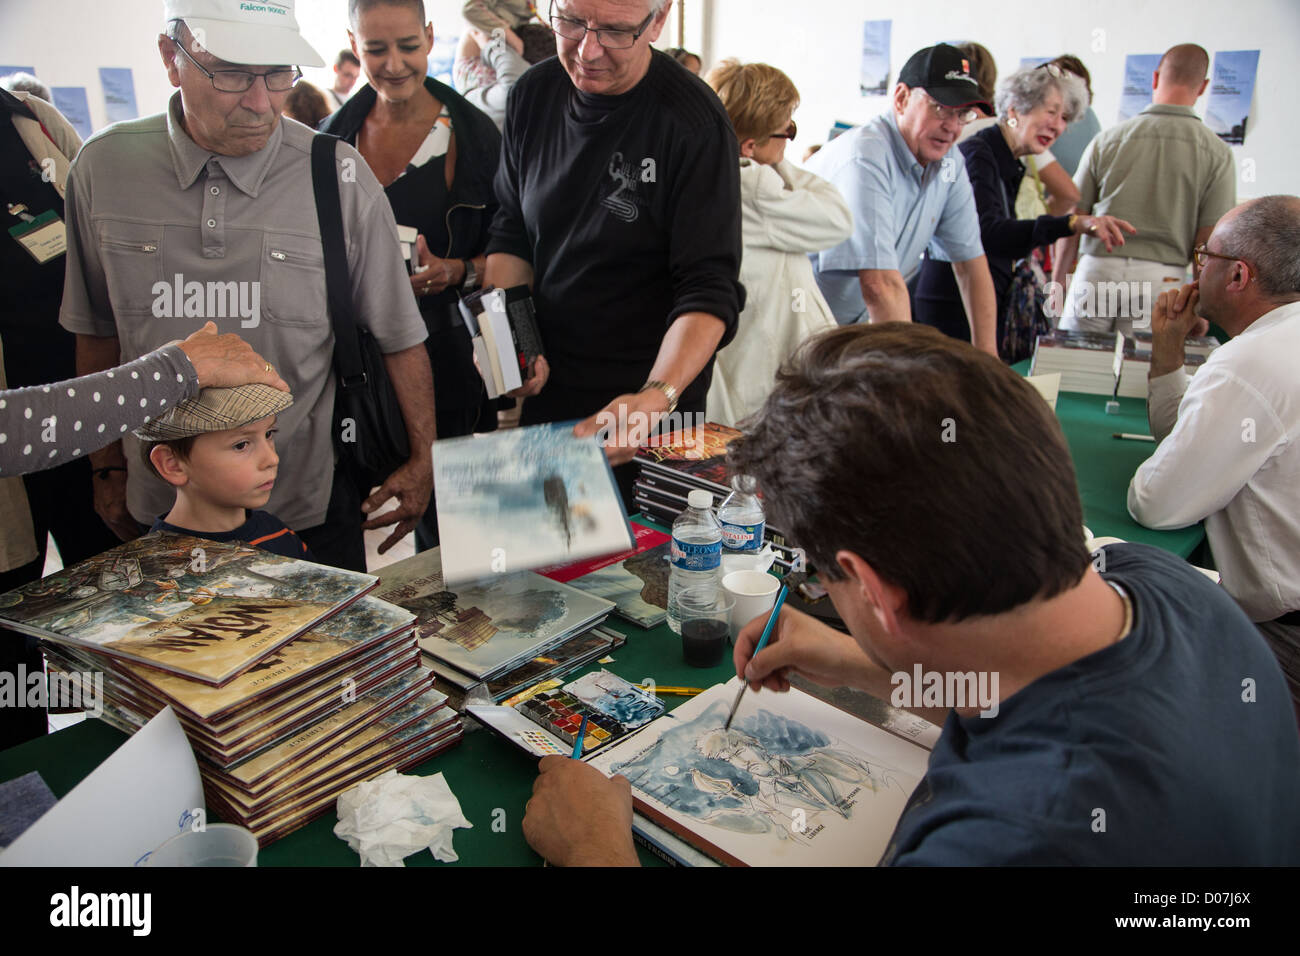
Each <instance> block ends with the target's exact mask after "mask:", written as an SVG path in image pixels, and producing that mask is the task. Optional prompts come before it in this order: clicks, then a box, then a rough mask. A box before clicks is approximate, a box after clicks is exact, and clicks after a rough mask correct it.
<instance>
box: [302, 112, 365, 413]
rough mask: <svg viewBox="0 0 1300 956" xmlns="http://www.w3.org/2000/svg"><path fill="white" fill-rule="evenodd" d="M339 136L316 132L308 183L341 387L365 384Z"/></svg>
mask: <svg viewBox="0 0 1300 956" xmlns="http://www.w3.org/2000/svg"><path fill="white" fill-rule="evenodd" d="M338 141H339V138H338V137H337V136H330V135H329V134H328V133H317V134H316V135H315V136H313V137H312V141H311V186H312V192H313V193H315V196H316V219H317V221H318V222H319V223H320V242H321V250H322V251H323V252H324V255H325V288H326V292H327V294H328V297H329V310H330V324H331V325H332V326H333V328H334V370H335V372H336V374H337V375H338V379H339V384H340V385H341V386H342V387H345V388H347V387H351V386H353V385H365V384H366V373H365V370H364V369H363V368H362V367H361V350H360V349H358V348H357V347H356V343H357V324H356V322H355V320H354V319H353V317H352V297H351V295H349V293H348V289H349V285H350V283H349V282H348V256H347V246H346V245H344V242H343V205H342V203H341V201H340V200H339V180H338V167H337V166H336V165H335V162H334V154H335V151H336V149H337V144H338Z"/></svg>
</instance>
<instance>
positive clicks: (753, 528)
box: [722, 521, 765, 551]
mask: <svg viewBox="0 0 1300 956" xmlns="http://www.w3.org/2000/svg"><path fill="white" fill-rule="evenodd" d="M764 524H765V522H762V521H760V522H759V523H758V524H733V523H732V522H730V521H724V522H722V546H723V547H724V548H726V549H727V550H728V551H759V550H761V549H762V547H763V525H764Z"/></svg>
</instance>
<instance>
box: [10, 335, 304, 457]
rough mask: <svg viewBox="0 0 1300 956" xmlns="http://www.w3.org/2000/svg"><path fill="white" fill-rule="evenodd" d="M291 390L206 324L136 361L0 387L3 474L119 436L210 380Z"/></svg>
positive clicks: (240, 344) (244, 348)
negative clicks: (55, 380) (48, 382)
mask: <svg viewBox="0 0 1300 956" xmlns="http://www.w3.org/2000/svg"><path fill="white" fill-rule="evenodd" d="M250 382H262V383H265V384H267V385H273V386H275V387H276V388H281V389H285V390H286V391H287V390H288V386H287V385H286V384H285V382H284V380H283V379H281V378H280V376H279V375H277V374H276V372H275V370H274V369H273V368H271V366H270V364H269V363H268V362H267V361H266V360H265V359H263V358H262V356H260V355H258V354H257V353H256V352H254V351H253V349H252V347H251V346H249V345H248V343H247V342H245V341H244V340H243V339H241V338H240V337H239V336H237V335H234V334H230V333H227V334H225V335H218V334H216V326H215V325H214V324H213V323H211V322H209V323H208V324H207V325H206V326H204V327H203V328H202V329H200V330H199V331H197V332H195V333H194V334H193V335H191V336H190V337H189V338H187V339H185V340H184V341H182V342H178V343H173V344H170V345H165V346H163V347H162V348H160V349H157V350H155V351H153V352H150V353H149V354H148V355H144V356H142V357H140V358H138V359H136V360H135V361H134V362H129V363H127V364H126V365H121V366H118V367H117V368H113V369H109V370H108V371H104V372H96V373H95V374H93V375H84V376H82V377H80V378H74V379H68V380H67V381H65V382H58V383H55V384H51V385H33V386H31V387H29V388H18V389H11V390H8V391H0V475H15V474H25V473H27V472H32V471H40V470H42V469H44V468H53V467H54V466H56V465H61V464H63V463H64V462H67V461H70V460H72V459H73V458H78V457H80V456H82V455H87V454H90V452H92V451H97V450H98V449H100V448H103V447H105V446H106V445H109V444H111V443H112V442H115V441H117V440H119V439H120V438H121V437H122V435H123V434H125V433H126V432H127V431H129V430H131V429H134V428H138V427H140V426H141V425H143V424H144V423H145V422H147V421H149V420H150V419H151V418H153V417H156V416H157V415H160V414H162V413H163V412H165V411H166V410H167V409H168V408H170V407H171V406H173V405H175V404H176V403H177V402H179V401H181V400H182V399H185V398H189V397H190V396H192V395H195V394H197V393H198V390H199V389H200V388H203V387H206V386H231V385H243V384H246V383H250Z"/></svg>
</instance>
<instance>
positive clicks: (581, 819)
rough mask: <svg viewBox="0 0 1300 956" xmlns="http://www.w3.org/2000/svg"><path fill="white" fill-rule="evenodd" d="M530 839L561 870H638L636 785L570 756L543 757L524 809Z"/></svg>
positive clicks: (539, 851) (525, 833)
mask: <svg viewBox="0 0 1300 956" xmlns="http://www.w3.org/2000/svg"><path fill="white" fill-rule="evenodd" d="M523 828H524V839H526V840H527V841H528V845H529V846H531V847H532V848H533V849H534V850H536V851H537V852H538V853H539V854H541V856H542V857H543V858H544V859H546V860H547V861H549V862H551V863H554V864H555V865H557V866H638V865H639V864H640V861H639V860H638V859H637V855H636V850H635V848H634V847H633V846H632V785H631V784H629V783H628V781H627V777H612V778H610V777H606V776H605V775H604V774H603V773H601V772H600V771H599V770H597V769H596V768H595V767H591V766H588V765H587V764H585V763H583V762H582V761H580V760H574V759H572V758H570V757H556V756H552V757H543V758H542V759H541V762H540V763H538V765H537V779H536V780H534V781H533V796H532V798H531V799H530V800H529V801H528V803H527V804H526V805H525V806H524V823H523Z"/></svg>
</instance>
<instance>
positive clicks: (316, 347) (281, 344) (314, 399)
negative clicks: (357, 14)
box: [59, 93, 427, 528]
mask: <svg viewBox="0 0 1300 956" xmlns="http://www.w3.org/2000/svg"><path fill="white" fill-rule="evenodd" d="M179 113H180V94H179V93H177V94H175V95H174V96H173V97H172V99H171V103H170V105H169V107H168V111H167V112H166V113H164V114H159V115H156V116H150V117H146V118H144V119H139V120H131V121H129V122H125V123H117V124H115V125H113V126H110V127H109V128H108V129H105V130H104V131H103V132H101V133H99V134H98V135H96V136H93V137H91V138H90V139H89V140H87V142H86V145H85V146H84V147H83V148H82V150H81V152H80V154H78V156H77V159H76V161H75V162H74V163H73V164H72V170H71V173H70V178H69V182H68V194H67V202H66V213H67V226H68V260H67V278H66V281H65V284H64V291H63V306H62V310H61V311H60V314H59V322H60V324H61V325H62V326H63V327H64V328H66V329H68V330H69V331H70V332H76V333H80V334H84V335H98V336H113V335H116V336H117V337H118V338H119V340H120V342H121V348H122V361H123V362H126V361H129V360H131V359H134V358H137V357H138V356H141V355H144V354H145V353H147V352H150V351H152V350H153V349H155V348H157V347H158V346H160V345H163V344H164V343H166V342H170V341H173V340H175V339H177V338H181V337H183V336H185V335H188V334H189V333H190V332H192V331H194V330H195V329H196V328H198V327H199V326H201V325H202V324H203V322H205V321H206V320H207V319H209V318H211V319H212V320H213V321H215V322H216V323H217V326H218V328H219V329H220V330H221V331H222V332H236V333H238V334H239V335H240V336H241V337H243V338H244V339H245V340H246V341H247V342H248V343H249V344H250V345H252V346H253V348H254V349H256V350H257V351H258V352H260V353H261V354H262V355H264V356H266V359H267V361H269V362H272V363H273V364H274V365H275V367H276V369H277V370H278V371H279V372H280V374H281V375H282V376H283V377H284V379H285V381H286V382H288V383H289V387H290V388H291V389H292V390H293V397H294V403H293V405H292V406H290V407H289V408H287V409H285V410H284V411H283V412H281V413H280V416H279V434H278V435H277V436H276V448H277V450H278V452H279V454H280V470H279V476H278V478H277V480H276V485H275V489H274V490H273V491H272V493H271V499H270V501H269V502H268V503H267V506H266V510H268V511H270V512H272V513H273V514H275V515H277V516H278V517H279V518H280V519H281V520H282V521H284V522H285V523H286V524H287V525H289V526H290V527H294V528H310V527H313V526H315V525H318V524H320V523H321V522H322V521H324V520H325V511H326V507H327V505H328V503H329V494H330V484H331V479H332V475H333V461H334V445H333V441H332V435H331V429H332V427H333V425H332V421H333V406H334V375H333V369H332V364H331V363H332V357H333V350H334V334H333V331H332V330H331V328H330V320H329V314H328V309H327V305H326V302H327V298H326V290H325V266H324V260H323V255H322V251H321V242H320V229H319V226H318V224H317V220H316V205H315V200H314V198H313V193H312V184H311V140H312V136H313V132H312V131H311V130H309V129H308V128H307V127H306V126H303V125H301V124H300V123H295V122H293V121H292V120H287V119H281V120H280V122H279V123H278V124H277V125H276V129H275V131H274V132H273V133H272V134H271V138H270V139H269V140H268V142H267V144H266V146H265V147H264V148H262V149H261V150H259V151H258V152H256V153H252V154H250V155H248V156H238V157H232V156H218V155H214V154H211V153H208V152H207V151H206V150H203V149H201V148H200V147H199V146H198V145H197V144H196V143H195V142H194V141H193V140H192V139H190V137H189V135H188V134H187V133H186V132H185V130H184V129H182V127H181V125H180V116H179ZM337 156H338V165H339V175H340V186H339V193H340V198H341V200H342V204H343V232H344V238H345V240H346V243H347V250H348V269H349V272H350V273H351V280H352V292H353V299H352V301H353V306H354V309H355V314H356V315H357V317H358V318H359V320H360V321H362V322H363V323H365V324H366V325H367V326H368V327H369V328H370V329H371V331H372V332H373V333H374V335H375V338H376V339H377V340H378V342H379V344H380V347H381V348H382V349H383V350H384V351H385V352H398V351H401V350H402V349H406V348H410V347H411V346H413V345H417V344H419V343H420V342H422V341H424V339H425V337H426V335H427V332H426V329H425V326H424V321H423V320H422V319H421V317H420V312H419V309H418V307H417V306H416V303H415V297H414V296H413V295H412V294H411V287H410V284H409V281H408V279H407V275H406V270H405V267H404V266H403V263H402V255H401V251H400V249H399V246H398V242H397V226H396V224H395V223H394V221H393V213H392V208H391V206H390V205H389V203H388V199H387V197H386V196H385V195H384V191H383V189H382V188H381V187H380V185H379V181H378V180H376V179H375V176H374V174H373V173H372V172H371V171H370V167H369V166H367V165H366V163H365V160H363V159H362V158H361V155H360V154H359V153H358V152H357V151H356V150H355V149H353V148H352V147H351V146H348V145H347V144H346V143H340V144H339V146H338V153H337ZM163 401H164V400H163V399H159V400H158V413H161V412H162V411H163V410H164V406H163V404H162V402H163ZM123 442H124V445H125V451H126V456H127V464H128V468H129V473H128V479H127V504H128V506H129V508H130V509H131V513H132V514H133V515H134V516H135V517H136V519H137V520H139V521H142V522H145V523H150V524H152V522H153V520H154V518H156V517H157V516H158V515H160V514H162V513H164V512H165V511H167V510H168V509H170V507H171V505H172V502H173V500H174V498H175V493H174V491H173V490H172V489H171V487H170V486H168V485H166V484H165V483H163V482H162V481H161V480H160V479H158V478H157V477H155V476H154V475H153V474H152V472H151V471H150V470H149V469H148V468H147V467H145V466H144V465H143V463H142V462H141V459H140V455H139V450H138V449H139V442H138V441H137V440H136V439H135V438H133V437H132V436H131V435H130V434H129V433H126V434H124V435H123Z"/></svg>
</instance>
